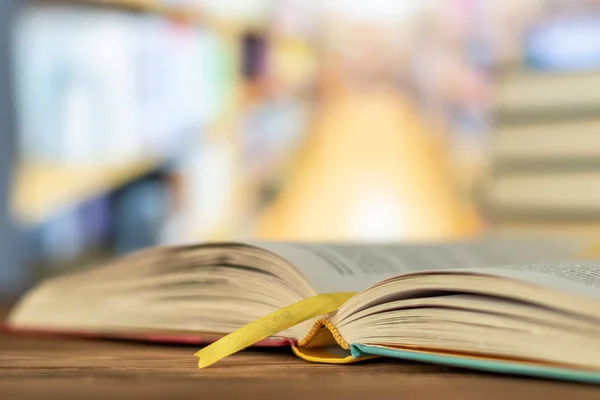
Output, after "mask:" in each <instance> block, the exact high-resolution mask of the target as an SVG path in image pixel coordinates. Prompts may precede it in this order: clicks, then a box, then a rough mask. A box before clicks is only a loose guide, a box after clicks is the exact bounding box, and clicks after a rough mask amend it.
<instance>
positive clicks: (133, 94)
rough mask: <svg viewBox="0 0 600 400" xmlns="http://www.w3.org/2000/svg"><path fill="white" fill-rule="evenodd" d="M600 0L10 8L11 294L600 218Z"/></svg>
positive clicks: (0, 123) (3, 267)
mask: <svg viewBox="0 0 600 400" xmlns="http://www.w3.org/2000/svg"><path fill="white" fill-rule="evenodd" d="M599 111H600V1H579V0H573V1H556V0H554V1H550V0H535V1H533V0H530V1H526V2H523V1H516V0H403V1H394V0H388V1H386V0H369V1H364V0H328V1H319V0H105V1H101V0H70V1H49V0H46V1H44V0H29V1H19V0H3V1H2V3H1V4H0V207H1V209H0V212H1V215H0V295H10V294H15V293H18V292H19V291H21V290H23V288H26V287H27V286H28V285H30V284H31V283H32V282H34V281H36V280H38V279H40V278H42V277H46V276H49V275H53V274H56V273H60V272H62V271H65V270H68V269H72V268H78V267H81V266H84V265H89V264H91V263H96V262H99V261H102V260H105V259H107V258H110V257H113V256H115V255H118V254H123V253H127V252H130V251H134V250H136V249H139V248H142V247H146V246H151V245H160V244H180V243H190V242H202V241H215V240H328V241H341V240H353V241H381V240H383V241H399V240H451V239H452V240H453V239H461V238H470V237H475V236H479V235H485V234H511V235H512V234H569V235H586V236H594V235H595V234H596V231H600V229H599V228H600V218H599V217H600V112H599Z"/></svg>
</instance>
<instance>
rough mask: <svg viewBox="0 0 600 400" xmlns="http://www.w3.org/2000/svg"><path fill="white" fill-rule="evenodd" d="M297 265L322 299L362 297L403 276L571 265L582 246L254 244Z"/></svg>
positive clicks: (507, 242) (531, 242)
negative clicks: (340, 294)
mask: <svg viewBox="0 0 600 400" xmlns="http://www.w3.org/2000/svg"><path fill="white" fill-rule="evenodd" d="M253 245H255V246H258V247H262V248H264V249H267V250H269V251H272V252H274V253H276V254H278V255H279V256H280V257H282V258H284V259H286V260H287V261H288V262H290V263H291V264H293V265H294V266H295V267H296V268H297V269H298V270H300V272H301V273H302V274H303V275H304V276H305V277H306V279H307V280H308V281H309V282H310V283H311V284H312V285H313V287H314V288H315V290H316V291H317V292H318V293H330V292H358V291H361V290H363V289H366V288H367V287H369V286H372V285H374V284H376V283H378V282H380V281H382V280H385V279H387V278H391V277H393V276H396V275H401V274H405V273H411V272H418V271H428V270H450V269H456V268H461V269H462V268H476V267H489V266H494V265H506V264H516V263H519V264H523V263H534V262H543V261H551V262H559V261H561V260H568V259H571V258H572V257H573V255H574V254H576V253H577V252H579V251H581V250H582V249H583V248H585V245H586V244H585V243H584V242H582V241H581V240H553V239H548V240H545V239H544V240H538V239H503V238H487V239H482V240H477V241H469V242H466V241H465V242H449V243H446V242H440V243H434V244H432V243H422V244H419V243H415V244H364V243H363V244H334V243H331V244H323V243H319V244H310V243H303V244H300V243H253Z"/></svg>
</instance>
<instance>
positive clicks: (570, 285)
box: [469, 261, 600, 316]
mask: <svg viewBox="0 0 600 400" xmlns="http://www.w3.org/2000/svg"><path fill="white" fill-rule="evenodd" d="M469 272H473V273H481V274H489V275H497V276H501V277H505V278H511V279H517V280H519V281H524V282H530V283H533V284H535V285H539V286H543V287H545V288H547V289H552V290H556V291H557V292H565V293H569V294H572V295H576V296H585V297H590V298H594V299H597V300H600V261H564V262H544V263H534V264H518V265H504V266H500V267H494V268H490V267H484V268H472V269H469ZM598 315H599V316H600V310H599V311H598Z"/></svg>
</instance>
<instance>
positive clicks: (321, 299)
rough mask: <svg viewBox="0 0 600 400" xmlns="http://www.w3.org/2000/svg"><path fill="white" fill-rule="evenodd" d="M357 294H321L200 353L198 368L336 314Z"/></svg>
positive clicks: (246, 328)
mask: <svg viewBox="0 0 600 400" xmlns="http://www.w3.org/2000/svg"><path fill="white" fill-rule="evenodd" d="M355 294H356V293H351V292H340V293H329V294H320V295H317V296H313V297H309V298H308V299H305V300H302V301H299V302H297V303H294V304H292V305H290V306H287V307H284V308H282V309H281V310H278V311H275V312H273V313H271V314H268V315H266V316H264V317H262V318H260V319H258V320H256V321H254V322H251V323H249V324H248V325H246V326H243V327H241V328H240V329H238V330H236V331H235V332H232V333H230V334H229V335H227V336H224V337H222V338H221V339H219V340H217V341H216V342H214V343H212V344H210V345H208V346H206V347H205V348H203V349H202V350H199V351H197V352H196V353H195V354H194V355H195V356H196V357H198V359H199V360H198V368H204V367H208V366H209V365H211V364H214V363H216V362H217V361H219V360H220V359H222V358H225V357H227V356H229V355H231V354H233V353H236V352H238V351H240V350H243V349H245V348H246V347H248V346H251V345H253V344H255V343H256V342H258V341H260V340H263V339H266V338H268V337H269V336H273V335H275V334H277V333H279V332H282V331H284V330H286V329H288V328H291V327H292V326H294V325H297V324H299V323H301V322H304V321H306V320H309V319H311V318H315V317H318V316H321V315H324V314H328V313H330V312H334V311H336V310H337V309H338V308H339V307H340V306H341V305H342V304H344V303H345V302H346V301H347V300H348V299H349V298H350V297H352V296H354V295H355Z"/></svg>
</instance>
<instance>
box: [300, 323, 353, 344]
mask: <svg viewBox="0 0 600 400" xmlns="http://www.w3.org/2000/svg"><path fill="white" fill-rule="evenodd" d="M322 327H325V328H327V330H328V331H329V332H331V335H332V336H333V339H335V342H336V343H337V344H339V345H340V346H341V347H342V348H343V349H344V350H350V343H348V342H346V341H345V340H344V338H343V337H342V335H341V334H340V331H338V329H337V327H336V326H335V325H334V324H333V323H332V322H331V321H330V320H329V319H327V318H321V319H319V320H317V321H316V322H315V324H314V325H313V327H312V328H311V329H310V331H308V333H307V334H306V335H305V336H304V337H303V338H302V339H300V340H299V341H298V346H299V347H301V346H306V345H307V344H308V343H309V342H310V341H311V340H312V339H313V338H314V337H315V335H316V334H317V332H318V331H319V330H320V329H321V328H322Z"/></svg>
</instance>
